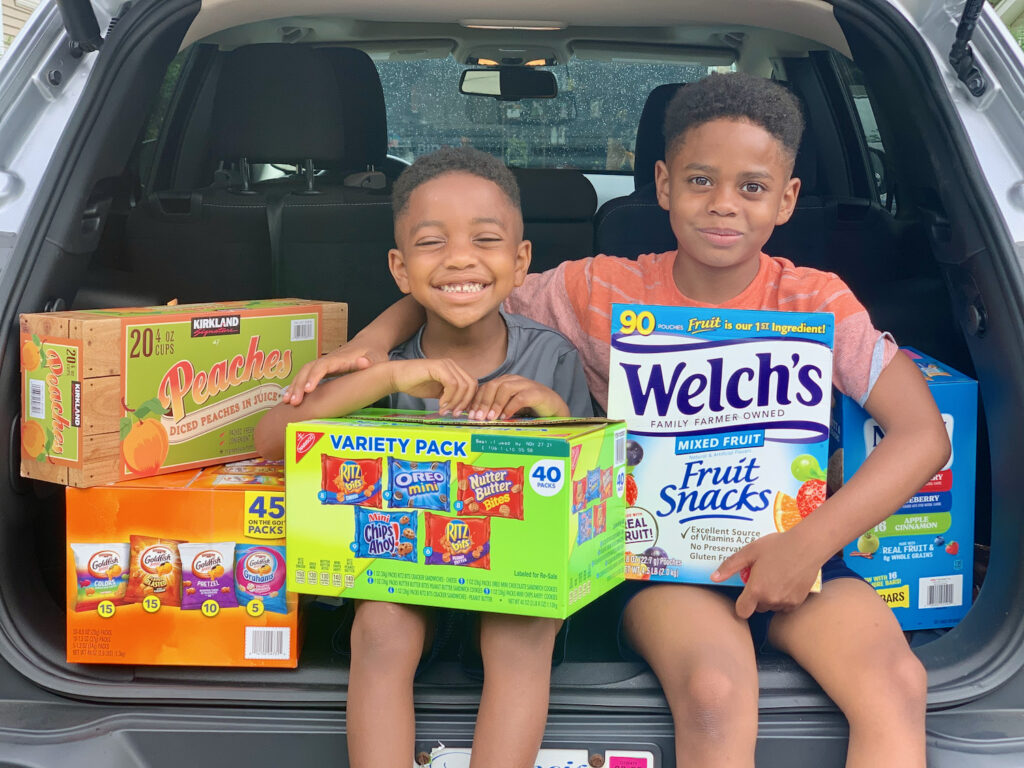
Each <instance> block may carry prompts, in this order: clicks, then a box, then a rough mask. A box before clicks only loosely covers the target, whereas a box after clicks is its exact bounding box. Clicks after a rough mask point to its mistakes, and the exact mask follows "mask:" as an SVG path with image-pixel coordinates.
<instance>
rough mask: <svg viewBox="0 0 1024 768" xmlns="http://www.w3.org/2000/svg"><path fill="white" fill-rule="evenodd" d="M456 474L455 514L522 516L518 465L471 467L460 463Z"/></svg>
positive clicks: (521, 490)
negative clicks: (457, 482) (457, 476)
mask: <svg viewBox="0 0 1024 768" xmlns="http://www.w3.org/2000/svg"><path fill="white" fill-rule="evenodd" d="M458 475H459V493H458V500H457V501H456V502H455V511H456V512H457V513H459V514H463V515H488V516H490V517H508V518H512V519H513V520H522V519H523V468H522V467H508V468H504V467H474V466H471V465H469V464H462V463H461V462H460V463H459V466H458Z"/></svg>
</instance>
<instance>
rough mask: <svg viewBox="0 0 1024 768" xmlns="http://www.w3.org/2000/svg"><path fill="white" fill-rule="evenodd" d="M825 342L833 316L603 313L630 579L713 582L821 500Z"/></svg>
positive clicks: (828, 360) (682, 310)
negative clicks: (621, 444) (625, 431)
mask: <svg viewBox="0 0 1024 768" xmlns="http://www.w3.org/2000/svg"><path fill="white" fill-rule="evenodd" d="M832 334H833V317H832V315H830V314H820V313H795V312H770V311H750V310H731V309H730V310H720V309H706V308H689V307H660V306H633V305H621V304H616V305H613V314H612V342H611V370H610V375H609V391H608V415H609V416H610V417H612V418H619V419H625V421H626V424H627V426H628V427H629V442H628V445H627V449H626V454H627V462H628V466H629V470H628V471H629V475H628V476H627V478H626V503H627V510H626V577H627V578H631V579H650V580H652V581H680V582H693V583H710V579H709V576H710V575H711V573H712V572H713V571H714V570H715V569H716V568H717V567H718V565H719V564H720V563H721V562H722V560H724V559H725V558H726V557H728V556H729V555H730V554H732V553H733V552H736V551H737V550H739V549H740V548H742V547H743V546H744V545H746V544H748V543H750V542H752V541H754V540H755V539H757V538H758V537H760V536H763V535H765V534H767V533H773V532H776V531H785V530H788V529H789V528H791V527H792V526H794V525H796V524H797V523H799V522H800V520H802V519H803V518H804V517H806V516H807V515H808V514H810V513H811V512H812V511H813V510H814V509H815V508H816V507H817V506H818V505H819V504H820V503H821V502H822V501H823V500H824V498H825V480H826V474H825V471H824V467H825V466H826V458H827V449H828V425H829V404H830V400H831V387H832ZM725 583H727V584H734V585H737V586H739V585H741V584H742V582H741V579H740V577H739V576H735V577H733V578H732V579H731V580H730V581H728V582H725Z"/></svg>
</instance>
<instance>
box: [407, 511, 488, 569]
mask: <svg viewBox="0 0 1024 768" xmlns="http://www.w3.org/2000/svg"><path fill="white" fill-rule="evenodd" d="M424 514H425V515H426V516H427V520H426V529H427V534H426V542H427V545H426V548H425V549H424V550H423V553H424V555H425V556H426V563H427V564H428V565H466V566H469V567H470V568H484V569H489V568H490V567H491V558H490V552H491V519H490V518H489V517H481V518H472V517H445V516H444V515H435V514H433V513H431V512H424Z"/></svg>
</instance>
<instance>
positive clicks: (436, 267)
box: [388, 171, 530, 328]
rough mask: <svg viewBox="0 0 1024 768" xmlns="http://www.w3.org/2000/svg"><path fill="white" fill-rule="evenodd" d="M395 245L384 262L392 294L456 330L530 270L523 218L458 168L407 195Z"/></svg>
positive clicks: (497, 192)
mask: <svg viewBox="0 0 1024 768" xmlns="http://www.w3.org/2000/svg"><path fill="white" fill-rule="evenodd" d="M395 242H396V243H397V245H398V247H397V248H396V249H393V250H391V251H389V253H388V263H389V266H390V268H391V274H392V275H394V278H395V282H396V283H398V287H399V289H401V291H402V292H403V293H411V294H412V296H413V298H415V299H416V301H418V302H419V303H420V304H421V305H422V306H423V308H424V309H425V310H426V312H427V315H428V318H429V317H431V316H433V317H436V318H439V319H441V320H443V321H444V322H446V323H448V324H449V325H451V326H453V327H455V328H467V327H469V326H471V325H473V324H474V323H477V322H479V321H480V320H482V319H485V318H487V317H488V315H490V314H491V313H493V312H495V310H497V308H498V307H499V306H500V305H501V302H503V301H504V300H505V298H506V297H507V296H508V295H509V293H511V292H512V289H513V288H514V287H516V286H518V285H522V282H523V278H524V277H525V276H526V271H527V269H528V268H529V266H530V242H529V241H527V240H523V218H522V214H520V212H519V211H518V210H517V209H516V207H515V206H514V205H513V204H512V202H511V201H510V200H509V199H508V197H507V196H506V195H505V193H504V192H503V191H502V190H501V188H500V187H498V185H497V184H495V183H494V182H492V181H488V180H487V179H484V178H482V177H480V176H475V175H473V174H471V173H467V172H465V171H452V172H449V173H444V174H442V175H440V176H437V177H436V178H433V179H431V180H430V181H427V182H425V183H423V184H421V185H420V186H418V187H416V189H415V190H413V192H412V194H411V195H410V196H409V202H408V204H407V205H406V208H405V210H404V211H403V212H402V213H401V215H400V216H399V217H398V219H397V221H396V222H395Z"/></svg>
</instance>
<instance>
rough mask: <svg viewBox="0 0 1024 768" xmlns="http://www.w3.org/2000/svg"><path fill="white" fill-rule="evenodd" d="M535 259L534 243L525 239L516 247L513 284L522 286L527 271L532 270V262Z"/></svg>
mask: <svg viewBox="0 0 1024 768" xmlns="http://www.w3.org/2000/svg"><path fill="white" fill-rule="evenodd" d="M531 261H533V243H531V242H530V241H529V240H523V241H522V242H520V243H519V247H518V248H516V265H515V269H514V271H513V272H512V285H515V286H520V285H522V284H523V280H525V279H526V273H527V272H529V271H530V262H531Z"/></svg>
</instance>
